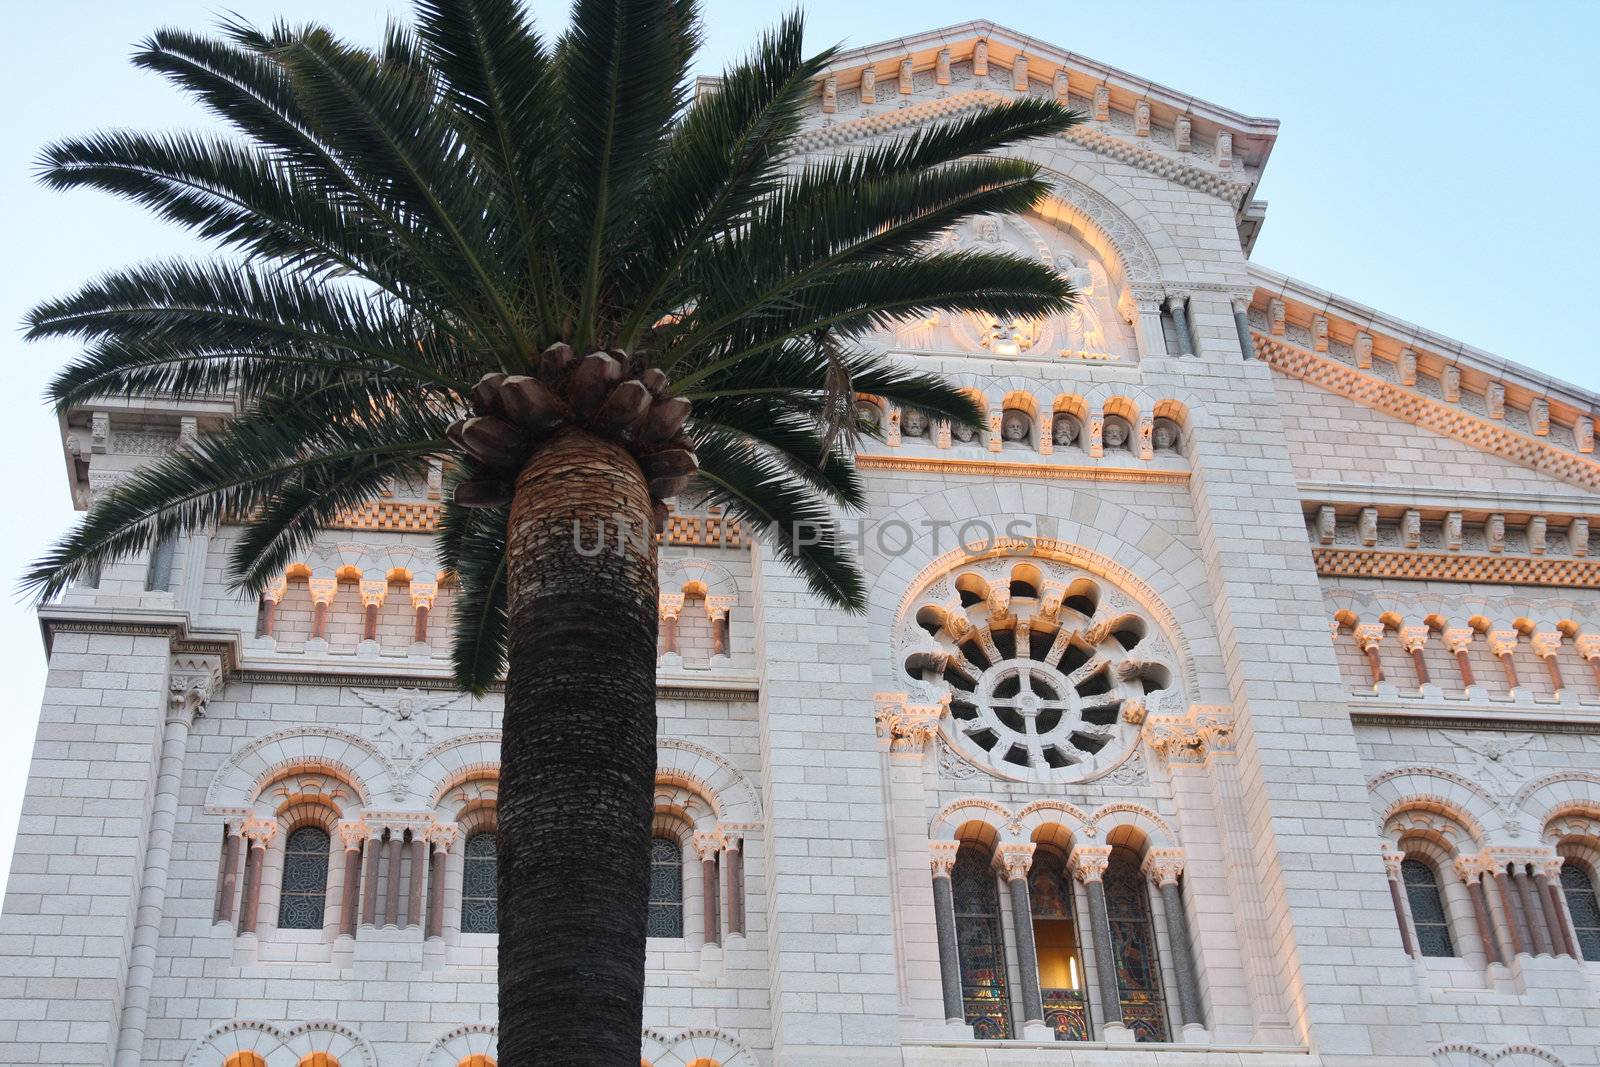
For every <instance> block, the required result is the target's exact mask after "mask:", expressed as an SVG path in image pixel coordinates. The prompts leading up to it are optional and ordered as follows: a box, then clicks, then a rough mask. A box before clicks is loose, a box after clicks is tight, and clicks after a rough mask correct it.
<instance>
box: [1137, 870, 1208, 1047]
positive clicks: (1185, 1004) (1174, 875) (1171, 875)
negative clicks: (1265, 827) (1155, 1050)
mask: <svg viewBox="0 0 1600 1067" xmlns="http://www.w3.org/2000/svg"><path fill="white" fill-rule="evenodd" d="M1183 862H1184V857H1183V851H1182V850H1181V849H1176V848H1153V849H1150V850H1149V851H1148V852H1147V853H1146V854H1145V858H1144V863H1143V865H1142V866H1143V869H1144V873H1145V875H1146V876H1147V877H1148V878H1149V879H1150V881H1151V884H1153V885H1154V886H1155V887H1156V890H1157V892H1159V893H1160V894H1161V910H1162V911H1164V912H1166V918H1167V941H1168V942H1169V943H1171V945H1172V970H1173V972H1174V973H1175V974H1176V975H1177V977H1178V1025H1179V1026H1180V1027H1182V1028H1183V1030H1184V1032H1185V1034H1186V1035H1187V1034H1188V1033H1189V1028H1190V1027H1191V1026H1192V1027H1197V1028H1199V1029H1200V1030H1202V1031H1203V1029H1204V1027H1205V1025H1206V1020H1205V1013H1204V1012H1203V1011H1202V1009H1201V1007H1200V973H1199V971H1198V969H1197V968H1196V967H1195V961H1194V951H1193V949H1192V948H1191V947H1190V944H1189V915H1188V912H1186V911H1185V910H1184V907H1183V891H1182V889H1181V888H1180V887H1179V885H1178V879H1179V878H1180V877H1181V876H1182V875H1183ZM1194 1036H1195V1037H1199V1036H1200V1035H1199V1034H1195V1035H1194Z"/></svg>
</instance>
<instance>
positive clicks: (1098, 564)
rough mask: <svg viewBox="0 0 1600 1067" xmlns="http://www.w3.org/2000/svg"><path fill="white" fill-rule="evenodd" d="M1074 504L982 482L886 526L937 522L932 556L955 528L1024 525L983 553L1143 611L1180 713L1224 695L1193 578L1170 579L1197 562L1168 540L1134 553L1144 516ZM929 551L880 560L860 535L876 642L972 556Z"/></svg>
mask: <svg viewBox="0 0 1600 1067" xmlns="http://www.w3.org/2000/svg"><path fill="white" fill-rule="evenodd" d="M1078 498H1079V494H1077V493H1075V492H1073V491H1072V490H1070V489H1065V488H1062V487H1061V486H1058V485H1055V484H1051V483H1029V484H1026V485H1015V484H1007V485H1004V486H1000V485H996V484H988V483H985V484H979V485H969V486H959V487H952V488H950V489H946V490H943V491H941V492H937V493H930V494H927V495H925V496H922V497H919V498H917V499H916V500H914V501H911V502H910V503H908V504H907V505H906V506H905V507H904V508H902V509H901V510H900V512H899V514H898V515H897V516H896V519H897V521H899V522H902V523H905V524H907V525H908V526H909V527H910V529H911V530H913V531H917V532H919V533H920V531H923V530H926V529H929V528H932V527H933V526H935V525H937V524H940V523H944V524H946V526H945V527H944V539H943V540H942V541H941V542H940V544H939V547H940V548H946V546H949V545H950V544H951V542H952V541H953V540H954V539H955V538H956V537H957V536H958V534H959V532H960V530H959V527H960V524H961V523H962V522H964V521H966V520H968V519H971V518H974V517H977V518H982V519H983V520H984V521H986V522H988V523H989V524H990V526H991V528H993V530H994V531H995V533H996V534H997V535H1003V534H1004V533H1005V528H1006V524H1007V523H1008V522H1009V521H1011V520H1013V519H1023V520H1028V521H1030V522H1031V524H1032V529H1033V530H1034V531H1035V532H1034V534H1032V535H1030V536H1029V537H1028V538H1027V539H1014V538H1006V537H1004V536H999V537H997V539H996V540H995V541H994V542H993V544H992V546H991V551H990V552H988V553H987V555H989V556H999V555H1012V554H1014V555H1019V556H1026V555H1040V556H1044V557H1046V558H1049V559H1055V560H1060V561H1062V562H1065V563H1068V564H1070V565H1072V566H1075V567H1079V568H1081V569H1083V570H1085V571H1088V572H1090V573H1092V574H1094V575H1096V576H1098V577H1100V578H1103V579H1104V580H1105V581H1106V582H1108V583H1109V584H1111V585H1113V586H1115V587H1116V588H1117V589H1118V590H1120V591H1121V592H1123V593H1125V594H1127V595H1128V597H1130V598H1131V599H1132V600H1134V601H1135V602H1137V603H1138V604H1139V605H1140V607H1141V608H1143V609H1144V610H1145V611H1146V612H1148V613H1149V614H1150V616H1151V618H1152V619H1153V620H1154V621H1155V622H1156V623H1157V624H1158V625H1159V626H1160V627H1161V628H1162V630H1163V631H1164V632H1165V634H1166V636H1167V637H1168V638H1169V639H1170V641H1171V642H1172V645H1173V653H1174V658H1175V659H1176V661H1177V673H1178V676H1179V677H1178V678H1177V679H1176V680H1175V682H1174V685H1173V686H1172V689H1171V690H1170V692H1171V693H1172V695H1173V699H1174V700H1180V699H1181V702H1182V703H1183V704H1184V706H1188V705H1190V704H1196V703H1205V702H1206V701H1205V700H1204V699H1202V697H1203V695H1204V694H1206V693H1225V692H1226V691H1227V680H1226V676H1225V674H1224V673H1223V671H1222V666H1221V662H1222V661H1221V651H1220V646H1219V645H1218V642H1217V640H1216V636H1215V632H1214V630H1213V628H1212V624H1211V621H1210V619H1209V618H1208V617H1207V609H1206V607H1205V604H1204V602H1203V601H1202V600H1201V598H1200V597H1199V596H1197V595H1196V592H1197V591H1196V590H1194V589H1191V588H1190V585H1189V583H1190V582H1191V581H1192V580H1193V579H1192V578H1189V579H1186V578H1183V577H1180V575H1185V576H1193V575H1201V574H1204V573H1205V567H1204V564H1203V562H1202V561H1201V560H1200V559H1199V558H1198V557H1197V556H1195V555H1194V553H1193V552H1191V551H1190V550H1189V549H1188V548H1187V547H1186V546H1185V545H1184V544H1183V543H1182V542H1180V541H1178V540H1176V539H1169V540H1167V541H1166V542H1165V544H1164V545H1163V546H1162V547H1161V549H1160V552H1159V555H1151V554H1149V553H1147V552H1146V551H1145V550H1144V549H1142V548H1141V547H1140V541H1141V539H1142V538H1144V537H1145V536H1146V534H1148V533H1149V532H1151V531H1153V530H1154V524H1152V523H1151V521H1150V520H1149V519H1148V518H1147V517H1143V516H1140V515H1137V514H1135V513H1133V512H1131V511H1129V510H1128V509H1126V508H1124V507H1122V506H1121V505H1118V504H1115V503H1112V502H1111V501H1108V500H1103V499H1102V500H1095V501H1094V502H1093V504H1092V510H1090V511H1087V512H1084V511H1082V510H1081V508H1080V507H1079V506H1078V505H1079V499H1078ZM1080 515H1081V517H1078V516H1080ZM932 543H933V542H932V540H931V538H930V537H928V536H919V537H916V538H914V539H913V544H912V548H911V550H910V551H907V552H903V553H901V554H899V555H896V556H892V557H890V556H886V555H884V554H883V553H882V552H881V551H879V550H878V549H877V548H876V547H875V546H874V545H873V543H872V538H871V536H870V535H869V536H868V537H866V538H865V539H864V550H863V553H862V556H863V558H862V563H863V567H864V569H865V570H866V571H867V573H869V574H876V575H877V579H876V581H875V582H874V583H873V585H872V588H871V589H870V590H869V592H868V619H869V621H870V622H871V623H872V625H873V626H874V627H875V628H876V629H877V631H878V632H879V633H880V634H884V635H892V634H893V633H894V628H895V624H896V622H897V621H898V620H899V619H900V618H901V616H902V615H903V614H904V613H905V612H906V611H908V610H910V608H911V606H912V604H913V602H914V601H915V600H916V599H917V598H918V597H919V596H920V595H922V592H923V590H925V589H926V588H927V586H929V585H930V584H932V583H933V582H934V581H937V580H938V579H939V578H940V577H941V576H943V575H944V574H945V572H947V571H949V570H951V569H953V568H955V567H958V566H959V565H961V563H963V562H965V561H976V560H977V559H979V558H982V557H979V556H975V555H971V554H969V551H968V550H967V549H966V548H963V547H955V548H949V549H948V550H947V551H944V552H943V553H942V554H940V555H938V556H930V554H929V553H928V552H927V548H928V546H930V545H931V544H932ZM1090 546H1096V547H1090ZM1201 592H1203V590H1202V591H1201ZM885 644H886V645H887V644H889V642H888V641H886V642H885ZM893 659H894V657H893V656H892V655H891V656H880V657H877V669H878V670H879V671H881V672H883V673H882V674H880V676H879V682H880V683H882V687H883V688H890V687H891V684H895V685H897V684H898V681H897V679H896V678H894V677H891V676H890V673H889V672H890V671H891V669H892V668H893V666H894V664H893V662H892V661H893Z"/></svg>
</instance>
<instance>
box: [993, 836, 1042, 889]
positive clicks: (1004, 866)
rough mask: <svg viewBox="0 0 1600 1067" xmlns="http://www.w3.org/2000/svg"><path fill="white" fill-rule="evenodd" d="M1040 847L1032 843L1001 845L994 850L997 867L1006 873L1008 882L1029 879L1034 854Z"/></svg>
mask: <svg viewBox="0 0 1600 1067" xmlns="http://www.w3.org/2000/svg"><path fill="white" fill-rule="evenodd" d="M1037 847H1038V846H1037V845H1035V844H1034V843H1033V842H1032V841H1028V842H1024V843H1018V844H1009V845H1001V846H1000V847H999V848H996V849H995V850H994V858H995V866H996V867H998V868H999V869H1000V870H1001V871H1003V872H1004V873H1005V876H1006V881H1008V882H1012V881H1015V880H1016V879H1018V878H1026V877H1028V869H1029V868H1030V867H1032V866H1033V852H1034V849H1036V848H1037Z"/></svg>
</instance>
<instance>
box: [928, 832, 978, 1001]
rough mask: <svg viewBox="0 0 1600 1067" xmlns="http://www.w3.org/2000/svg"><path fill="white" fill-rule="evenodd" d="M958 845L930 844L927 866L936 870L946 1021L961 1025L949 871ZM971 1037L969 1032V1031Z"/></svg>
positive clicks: (935, 911)
mask: <svg viewBox="0 0 1600 1067" xmlns="http://www.w3.org/2000/svg"><path fill="white" fill-rule="evenodd" d="M960 848H961V843H960V842H959V841H929V842H928V863H929V865H930V867H931V868H932V870H933V921H934V925H935V927H937V930H938V935H939V977H940V979H941V984H942V985H943V987H944V1017H945V1021H946V1022H949V1023H956V1024H958V1025H961V1024H965V1023H966V1021H967V1011H966V1008H965V1007H964V1006H963V1005H962V1003H961V953H960V950H959V949H958V948H957V943H956V898H955V892H954V891H953V890H952V889H951V886H950V871H951V868H953V867H954V866H955V865H956V853H957V852H958V851H959V850H960ZM968 1032H969V1033H970V1030H969V1031H968Z"/></svg>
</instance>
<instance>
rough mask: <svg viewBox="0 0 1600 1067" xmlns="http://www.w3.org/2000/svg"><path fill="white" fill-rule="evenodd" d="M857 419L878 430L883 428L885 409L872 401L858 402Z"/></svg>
mask: <svg viewBox="0 0 1600 1067" xmlns="http://www.w3.org/2000/svg"><path fill="white" fill-rule="evenodd" d="M856 418H857V419H858V420H860V421H861V422H864V423H866V424H867V425H869V426H872V427H874V428H876V429H880V430H881V429H882V428H883V409H882V408H880V407H878V405H876V404H874V403H873V402H872V401H870V400H857V401H856Z"/></svg>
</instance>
